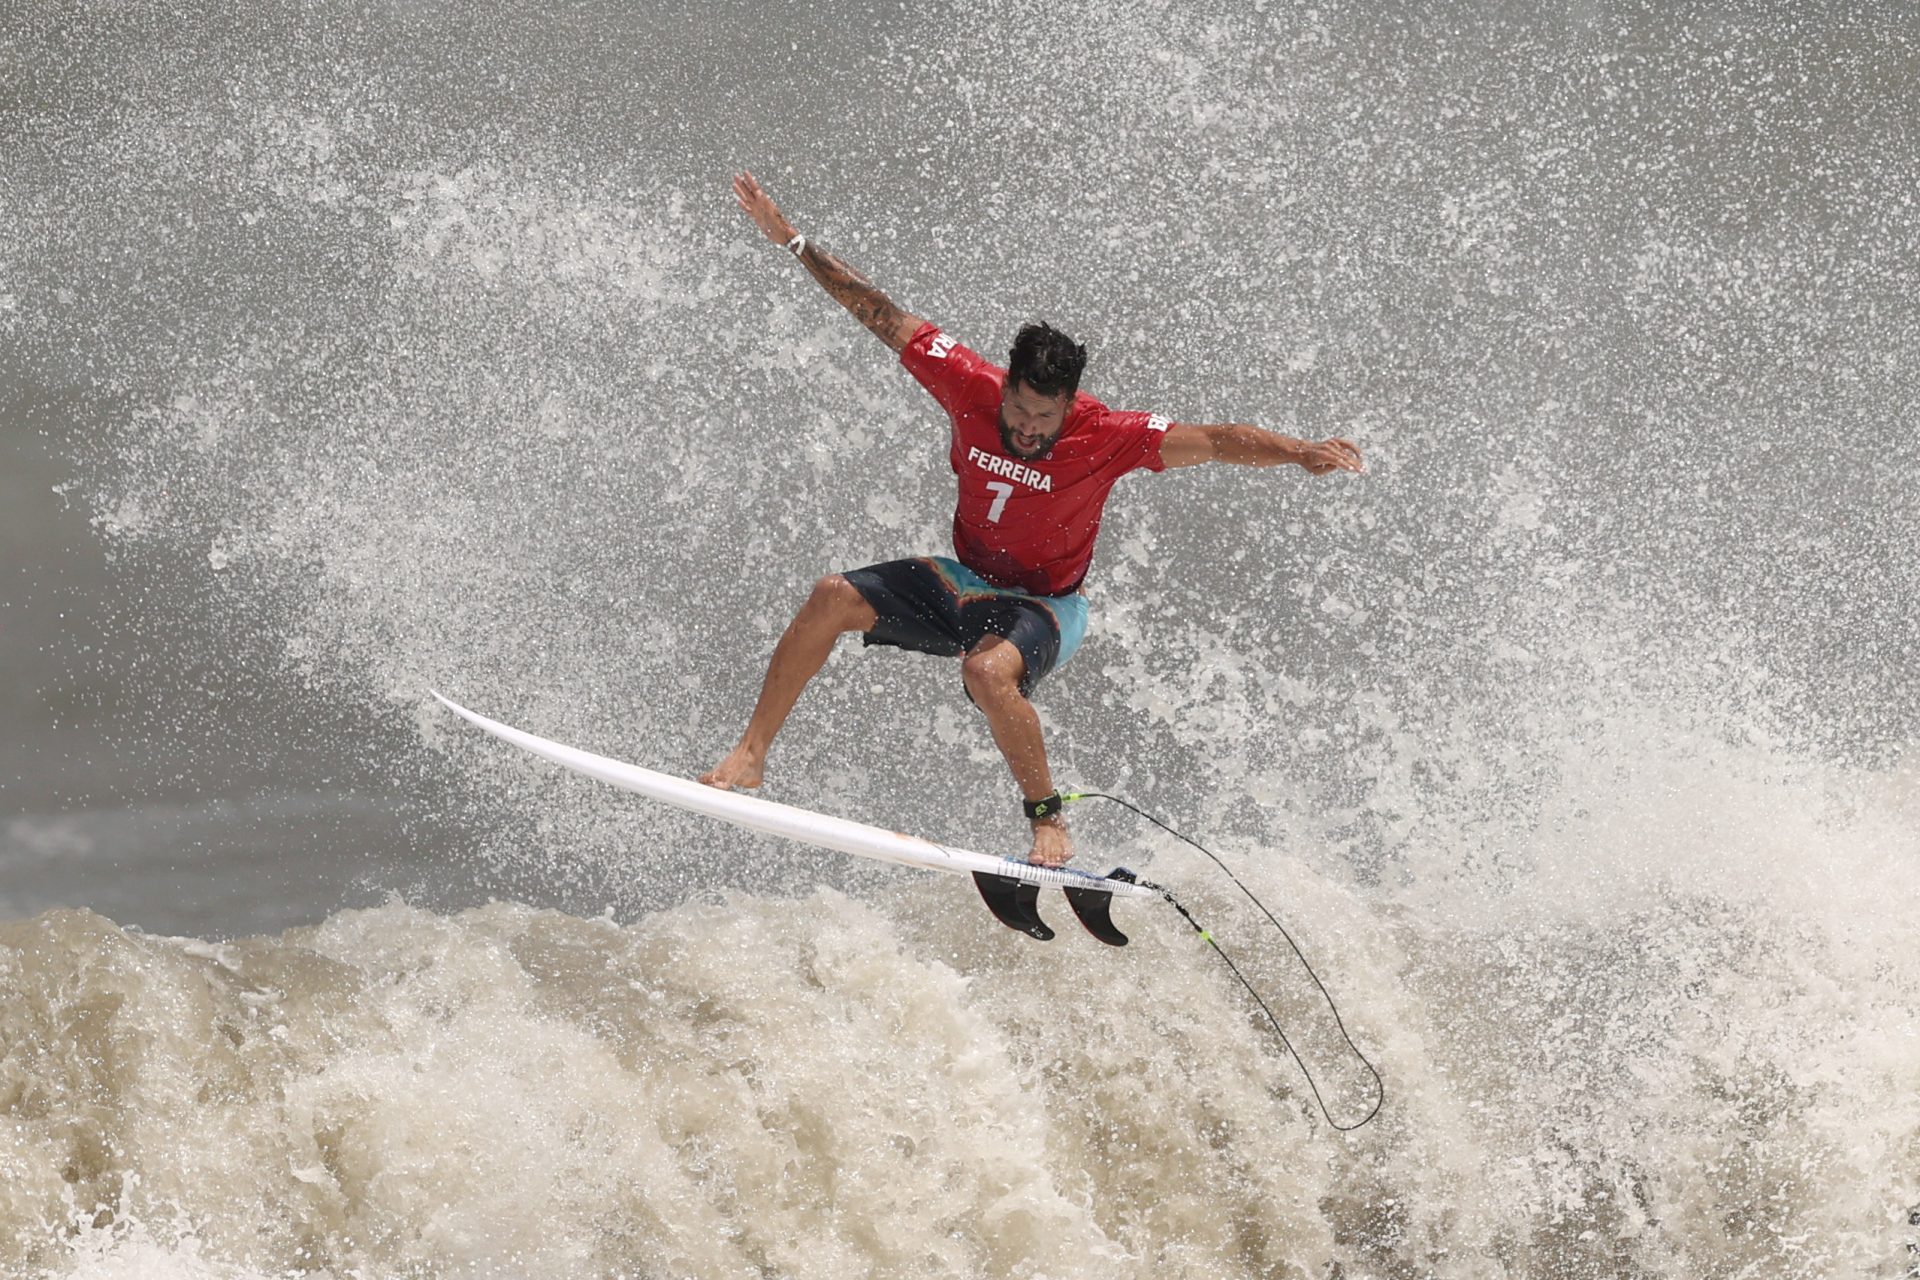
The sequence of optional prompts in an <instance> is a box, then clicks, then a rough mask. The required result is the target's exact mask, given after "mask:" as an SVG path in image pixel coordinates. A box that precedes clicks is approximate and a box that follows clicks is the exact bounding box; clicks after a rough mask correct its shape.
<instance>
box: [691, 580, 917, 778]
mask: <svg viewBox="0 0 1920 1280" xmlns="http://www.w3.org/2000/svg"><path fill="white" fill-rule="evenodd" d="M879 620H880V616H879V615H878V614H876V613H875V612H874V611H873V606H872V605H870V604H868V603H867V601H866V597H864V596H862V595H861V594H860V592H859V591H858V590H857V589H856V588H855V587H854V585H853V584H852V583H850V582H848V581H847V580H846V579H845V578H843V577H841V576H840V575H839V574H837V573H834V574H829V575H827V576H826V577H824V578H822V579H820V581H818V582H816V583H814V584H813V594H811V595H809V596H808V597H807V602H806V603H805V604H803V605H801V606H800V612H799V613H796V614H795V615H794V616H793V621H792V622H790V623H788V624H787V630H786V633H785V634H784V635H782V636H781V637H780V643H779V644H777V645H775V646H774V647H773V659H772V660H771V661H770V662H768V664H767V678H766V680H765V681H763V682H762V683H761V685H760V700H759V701H758V702H757V703H755V704H754V707H753V716H752V718H751V719H749V720H748V721H747V727H746V731H745V732H743V733H742V734H741V735H740V741H739V742H737V743H735V744H734V748H733V750H732V751H729V752H728V753H727V758H726V759H724V760H722V761H721V762H720V763H719V764H717V765H715V766H714V767H713V768H712V769H711V770H709V771H708V772H707V773H705V774H703V775H701V778H700V781H702V782H704V783H706V784H707V785H708V786H710V787H757V786H759V785H760V783H761V780H762V774H763V772H764V770H765V767H766V762H767V748H769V747H771V746H772V745H773V739H774V735H775V734H777V733H779V732H780V726H781V725H783V724H785V723H786V722H787V716H788V715H789V714H791V713H792V711H793V704H794V703H796V702H798V701H799V700H800V691H801V690H802V689H805V688H806V687H807V681H809V680H811V679H813V677H814V676H815V675H816V674H818V673H819V670H820V668H821V667H823V666H825V665H826V661H827V655H828V654H830V653H832V652H833V645H834V642H835V641H836V640H838V639H839V638H840V637H841V636H842V635H844V634H845V633H846V632H849V631H867V630H869V629H871V628H872V626H873V624H874V623H876V622H878V621H879Z"/></svg>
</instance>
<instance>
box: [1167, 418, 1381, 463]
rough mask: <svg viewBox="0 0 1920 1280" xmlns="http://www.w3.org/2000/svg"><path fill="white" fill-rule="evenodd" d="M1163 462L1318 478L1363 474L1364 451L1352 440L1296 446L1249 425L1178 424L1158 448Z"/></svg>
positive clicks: (1289, 438)
mask: <svg viewBox="0 0 1920 1280" xmlns="http://www.w3.org/2000/svg"><path fill="white" fill-rule="evenodd" d="M1160 460H1161V461H1162V462H1164V463H1165V464H1166V465H1167V466H1169V467H1192V466H1198V465H1199V464H1200V463H1202V462H1230V463H1233V464H1235V465H1236V466H1242V467H1278V466H1282V465H1285V464H1287V463H1292V464H1294V465H1295V466H1300V467H1305V468H1306V469H1307V471H1308V472H1309V473H1310V474H1312V475H1316V476H1323V475H1325V474H1327V472H1329V471H1355V472H1358V471H1364V470H1366V467H1365V466H1364V465H1363V464H1362V463H1361V461H1360V450H1359V449H1358V448H1357V447H1355V445H1354V443H1353V441H1351V440H1340V439H1332V440H1296V439H1294V438H1293V437H1292V436H1283V435H1281V434H1280V433H1279V432H1278V431H1268V430H1267V429H1266V428H1264V427H1256V426H1253V425H1251V424H1250V423H1245V422H1218V423H1208V424H1201V423H1193V422H1176V423H1174V424H1173V425H1172V426H1170V427H1168V428H1167V434H1166V438H1165V439H1164V440H1162V441H1161V442H1160Z"/></svg>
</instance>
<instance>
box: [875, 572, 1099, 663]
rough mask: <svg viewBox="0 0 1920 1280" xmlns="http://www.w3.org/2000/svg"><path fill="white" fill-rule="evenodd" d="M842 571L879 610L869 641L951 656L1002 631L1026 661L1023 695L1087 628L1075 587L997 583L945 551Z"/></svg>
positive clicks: (1076, 645)
mask: <svg viewBox="0 0 1920 1280" xmlns="http://www.w3.org/2000/svg"><path fill="white" fill-rule="evenodd" d="M840 576H841V577H843V578H845V579H846V580H847V581H848V582H851V583H852V584H853V585H854V588H855V589H856V590H858V591H859V592H860V594H861V595H862V596H864V597H865V598H866V601H867V603H868V604H870V605H872V606H873V611H874V612H875V613H877V614H879V615H880V620H879V621H878V622H876V623H874V624H873V629H872V630H870V631H868V632H867V633H866V637H865V642H866V643H867V644H890V645H895V646H897V647H899V648H902V649H913V650H915V651H917V652H920V653H934V654H939V655H940V656H942V657H954V656H957V655H959V654H963V653H966V652H968V651H969V650H971V649H972V648H973V646H974V645H976V644H978V643H980V641H981V639H982V638H983V637H986V636H1001V637H1003V638H1004V639H1005V640H1006V641H1007V643H1009V644H1011V645H1012V646H1013V647H1014V648H1016V649H1018V650H1019V651H1020V656H1021V657H1023V658H1025V659H1026V661H1027V669H1026V672H1025V673H1024V674H1023V675H1022V676H1021V677H1020V692H1021V693H1022V694H1023V695H1030V694H1031V693H1032V692H1033V686H1034V685H1035V684H1037V683H1039V681H1040V680H1041V679H1042V678H1043V677H1045V676H1046V674H1047V673H1048V672H1050V671H1052V670H1053V669H1054V668H1055V667H1058V666H1060V665H1061V664H1062V663H1064V662H1066V660H1067V659H1068V658H1071V657H1072V656H1073V653H1074V650H1076V649H1078V648H1079V647H1080V642H1081V641H1082V640H1084V639H1086V635H1087V598H1086V597H1085V596H1083V595H1081V594H1079V593H1078V592H1073V593H1071V594H1068V595H1064V596H1035V595H1028V594H1027V593H1026V592H1024V591H1015V590H1012V589H1010V588H1007V587H996V586H994V585H993V584H991V583H989V582H987V581H986V580H985V579H984V578H982V577H981V576H980V575H979V574H977V573H975V572H974V571H973V570H971V569H969V568H967V567H966V566H965V565H963V564H961V563H960V562H959V561H958V560H949V559H947V558H946V557H945V556H919V557H917V558H915V559H912V560H889V561H887V562H886V563H885V564H874V565H868V566H867V567H866V568H864V569H849V570H848V571H847V572H845V573H843V574H841V575H840Z"/></svg>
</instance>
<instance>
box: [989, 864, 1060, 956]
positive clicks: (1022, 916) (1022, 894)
mask: <svg viewBox="0 0 1920 1280" xmlns="http://www.w3.org/2000/svg"><path fill="white" fill-rule="evenodd" d="M973 883H974V884H975V885H976V886H978V887H979V890H980V897H981V898H982V899H983V900H984V901H985V902H986V904H987V910H989V911H991V912H993V914H994V918H995V919H997V920H998V921H999V922H1000V923H1001V924H1004V925H1006V926H1007V928H1009V929H1018V930H1019V931H1020V932H1021V933H1024V934H1026V935H1027V936H1028V937H1030V938H1038V939H1039V940H1040V941H1042V942H1051V941H1053V930H1052V929H1051V928H1050V927H1048V925H1047V922H1046V921H1045V920H1042V919H1041V918H1040V912H1039V910H1038V908H1037V906H1036V905H1035V904H1036V903H1037V902H1038V900H1039V898H1040V886H1039V885H1037V884H1030V883H1028V882H1027V881H1025V880H1015V879H1014V878H1013V877H1011V876H997V875H993V874H990V873H989V872H985V871H976V872H974V873H973Z"/></svg>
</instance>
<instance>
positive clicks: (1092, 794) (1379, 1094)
mask: <svg viewBox="0 0 1920 1280" xmlns="http://www.w3.org/2000/svg"><path fill="white" fill-rule="evenodd" d="M1060 799H1061V801H1062V803H1065V804H1071V803H1073V802H1074V801H1076V800H1111V801H1113V803H1115V804H1117V805H1120V806H1121V807H1123V808H1126V809H1131V810H1133V812H1134V813H1135V814H1137V815H1139V816H1140V817H1142V818H1145V819H1146V820H1147V821H1148V822H1151V823H1152V824H1153V825H1154V826H1156V827H1159V828H1160V829H1161V830H1162V831H1164V832H1166V833H1167V834H1168V835H1170V836H1172V837H1174V838H1175V839H1176V840H1182V841H1185V842H1186V843H1187V844H1190V845H1192V846H1193V847H1194V848H1196V849H1198V850H1199V851H1200V852H1201V853H1204V854H1206V855H1207V857H1208V858H1209V859H1211V860H1212V862H1213V865H1214V866H1216V867H1218V868H1220V870H1221V871H1223V872H1225V873H1226V877H1227V879H1229V880H1231V881H1233V883H1234V887H1235V888H1237V889H1239V890H1240V892H1241V893H1243V894H1245V895H1246V896H1247V901H1249V902H1251V903H1253V905H1254V906H1256V907H1258V908H1259V909H1260V914H1261V915H1264V916H1265V917H1266V918H1267V920H1268V921H1269V922H1270V923H1271V924H1272V925H1273V927H1274V928H1275V929H1277V930H1278V931H1279V933H1280V936H1281V937H1283V938H1285V939H1286V940H1287V945H1288V946H1289V947H1291V948H1293V954H1294V956H1295V957H1296V958H1297V959H1298V960H1299V961H1300V967H1301V968H1302V969H1305V970H1306V971H1307V976H1308V977H1309V978H1312V979H1313V985H1314V986H1316V987H1318V988H1319V989H1320V996H1321V998H1322V999H1324V1000H1325V1001H1326V1002H1327V1009H1328V1011H1329V1012H1330V1013H1332V1014H1333V1023H1334V1025H1335V1026H1336V1027H1338V1028H1340V1038H1341V1039H1343V1040H1345V1041H1346V1042H1347V1048H1349V1049H1351V1050H1352V1051H1353V1056H1354V1057H1356V1058H1358V1059H1360V1063H1361V1065H1362V1066H1364V1067H1365V1068H1366V1069H1367V1073H1368V1074H1369V1075H1371V1076H1372V1077H1373V1090H1374V1098H1373V1107H1372V1109H1371V1110H1369V1111H1368V1112H1367V1114H1366V1115H1364V1116H1362V1117H1360V1118H1359V1119H1358V1120H1356V1121H1354V1122H1353V1123H1352V1124H1341V1123H1340V1122H1339V1121H1337V1120H1335V1119H1334V1118H1333V1115H1332V1113H1331V1112H1329V1111H1328V1110H1327V1103H1326V1100H1325V1099H1324V1098H1322V1097H1321V1096H1320V1086H1319V1085H1318V1084H1316V1083H1315V1082H1314V1079H1313V1072H1311V1071H1309V1070H1307V1064H1306V1062H1305V1060H1303V1059H1302V1058H1301V1057H1300V1051H1299V1050H1297V1049H1295V1048H1294V1047H1293V1042H1292V1041H1291V1040H1289V1039H1288V1038H1287V1033H1286V1029H1285V1028H1283V1027H1282V1026H1281V1025H1280V1019H1279V1018H1277V1017H1275V1016H1274V1012H1273V1010H1272V1009H1271V1008H1269V1007H1268V1006H1267V1002H1266V1001H1265V1000H1262V999H1261V998H1260V993H1259V992H1258V991H1255V990H1254V989H1253V984H1252V983H1251V982H1248V981H1247V978H1246V975H1245V974H1243V973H1241V972H1240V966H1239V965H1237V964H1235V963H1234V962H1233V958H1232V957H1231V956H1229V955H1228V954H1227V953H1226V952H1225V951H1223V950H1221V948H1220V944H1219V943H1218V942H1216V941H1214V937H1213V934H1211V933H1209V932H1208V931H1207V930H1206V929H1204V928H1202V927H1201V925H1200V922H1199V921H1198V920H1195V919H1194V918H1193V914H1192V913H1191V912H1190V911H1188V910H1187V909H1186V908H1185V907H1184V906H1182V905H1181V904H1180V901H1179V900H1178V899H1177V898H1175V897H1174V896H1173V894H1172V893H1171V892H1170V891H1169V890H1168V889H1167V888H1166V887H1165V886H1164V885H1157V884H1153V883H1152V882H1150V881H1146V880H1142V881H1140V883H1141V884H1143V885H1145V886H1146V887H1147V888H1149V889H1152V890H1153V891H1154V892H1156V893H1158V894H1159V895H1160V896H1161V897H1163V898H1165V899H1166V900H1167V902H1168V903H1169V904H1170V905H1171V906H1172V907H1173V909H1174V910H1175V911H1178V912H1179V913H1180V916H1181V918H1182V919H1184V920H1185V921H1186V922H1187V923H1188V924H1189V925H1191V926H1192V927H1193V931H1194V932H1195V933H1197V934H1199V935H1200V937H1201V940H1202V941H1204V942H1205V943H1206V944H1207V945H1208V946H1210V947H1212V948H1213V950H1214V954H1215V955H1217V956H1219V957H1220V959H1221V960H1222V961H1224V962H1225V964H1226V966H1227V969H1228V971H1229V972H1231V973H1232V974H1233V976H1234V977H1235V978H1236V979H1238V980H1239V983H1240V985H1241V986H1242V987H1245V988H1246V991H1247V994H1248V995H1249V996H1252V997H1253V1002H1254V1003H1255V1004H1257V1005H1259V1006H1260V1012H1262V1013H1264V1014H1266V1015H1267V1021H1268V1022H1270V1023H1272V1024H1273V1030H1274V1034H1275V1035H1277V1036H1279V1037H1280V1044H1281V1046H1282V1047H1283V1048H1285V1049H1286V1051H1287V1053H1288V1055H1289V1056H1291V1057H1292V1058H1293V1061H1294V1063H1295V1065H1297V1066H1298V1067H1299V1068H1300V1074H1301V1075H1302V1076H1303V1077H1304V1078H1305V1079H1306V1082H1307V1088H1308V1089H1310V1090H1312V1091H1313V1100H1314V1102H1315V1103H1317V1104H1318V1105H1319V1107H1320V1114H1321V1115H1323V1116H1325V1117H1326V1120H1327V1123H1328V1124H1329V1125H1331V1126H1332V1127H1333V1128H1334V1129H1336V1130H1338V1131H1339V1132H1341V1133H1351V1132H1352V1131H1353V1130H1355V1129H1358V1128H1359V1127H1360V1126H1361V1125H1364V1124H1366V1123H1367V1122H1368V1121H1370V1120H1372V1119H1373V1118H1374V1117H1375V1116H1377V1115H1379V1114H1380V1108H1381V1107H1383V1106H1385V1105H1386V1101H1387V1086H1386V1082H1385V1081H1383V1080H1382V1079H1381V1078H1380V1072H1379V1071H1378V1070H1376V1069H1375V1068H1374V1065H1373V1063H1372V1061H1370V1060H1369V1059H1368V1057H1367V1055H1366V1054H1364V1053H1362V1052H1360V1046H1359V1045H1357V1044H1355V1043H1354V1042H1353V1036H1352V1035H1351V1034H1350V1033H1349V1032H1348V1031H1347V1023H1346V1020H1345V1019H1344V1018H1342V1017H1341V1016H1340V1007H1339V1006H1338V1005H1337V1004H1335V1003H1334V1000H1333V993H1332V992H1330V991H1328V990H1327V984H1326V983H1324V982H1322V981H1320V975H1319V974H1317V973H1315V972H1314V971H1313V966H1312V965H1311V964H1309V963H1308V962H1307V957H1306V954H1305V953H1304V952H1302V951H1301V950H1300V944H1299V943H1297V942H1295V941H1294V940H1293V935H1292V934H1290V933H1288V932H1287V927H1286V926H1285V925H1283V924H1281V923H1280V921H1279V920H1278V919H1277V918H1275V916H1274V914H1273V912H1271V911H1269V910H1267V907H1266V904H1265V903H1263V902H1261V901H1260V899H1258V898H1256V897H1254V896H1253V890H1251V889H1249V888H1247V886H1246V885H1244V884H1242V883H1241V881H1240V877H1239V876H1236V875H1235V874H1233V870H1232V869H1231V868H1230V867H1228V866H1227V864H1226V863H1224V862H1222V861H1220V859H1219V857H1218V856H1217V855H1215V853H1214V852H1213V850H1211V849H1209V848H1207V847H1206V846H1205V845H1203V844H1201V843H1200V842H1199V841H1198V840H1195V839H1194V838H1193V837H1191V836H1188V835H1185V834H1183V833H1181V832H1179V831H1176V830H1174V829H1173V828H1172V827H1170V826H1168V825H1167V824H1166V823H1164V822H1162V821H1161V820H1160V819H1158V818H1156V817H1154V816H1153V815H1152V814H1150V813H1148V812H1147V811H1146V810H1145V809H1142V808H1141V807H1140V806H1139V805H1136V804H1134V803H1133V802H1132V801H1130V800H1123V799H1121V798H1120V797H1119V796H1115V795H1108V794H1107V793H1106V792H1104V791H1073V792H1064V791H1063V792H1061V793H1060Z"/></svg>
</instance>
